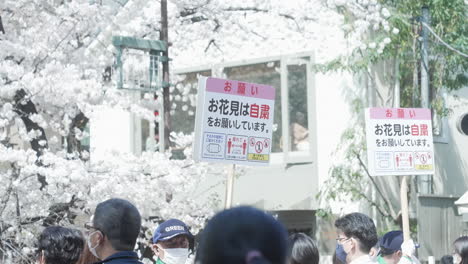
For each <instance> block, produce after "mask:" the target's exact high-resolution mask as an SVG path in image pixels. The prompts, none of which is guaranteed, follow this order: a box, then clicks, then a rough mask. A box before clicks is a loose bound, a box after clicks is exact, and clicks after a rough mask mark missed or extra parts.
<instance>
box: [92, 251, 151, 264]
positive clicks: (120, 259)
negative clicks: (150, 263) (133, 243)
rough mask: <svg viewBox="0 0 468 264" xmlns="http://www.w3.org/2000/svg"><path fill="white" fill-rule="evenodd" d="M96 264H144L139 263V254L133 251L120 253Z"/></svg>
mask: <svg viewBox="0 0 468 264" xmlns="http://www.w3.org/2000/svg"><path fill="white" fill-rule="evenodd" d="M94 264H143V263H141V262H140V261H138V255H137V253H135V252H133V251H120V252H117V253H115V254H114V255H111V256H109V257H107V258H106V259H105V260H102V261H99V262H96V263H94Z"/></svg>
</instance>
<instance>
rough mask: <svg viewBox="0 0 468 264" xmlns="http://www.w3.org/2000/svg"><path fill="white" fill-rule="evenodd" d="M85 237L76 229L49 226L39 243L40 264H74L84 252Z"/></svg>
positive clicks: (43, 232)
mask: <svg viewBox="0 0 468 264" xmlns="http://www.w3.org/2000/svg"><path fill="white" fill-rule="evenodd" d="M83 247H84V240H83V235H82V233H81V232H80V231H78V230H76V229H71V228H66V227H62V226H49V227H47V228H46V229H44V231H42V233H41V235H40V236H39V239H38V241H37V250H38V262H39V263H40V264H65V263H67V264H74V263H77V261H78V259H79V258H80V255H81V252H82V251H83Z"/></svg>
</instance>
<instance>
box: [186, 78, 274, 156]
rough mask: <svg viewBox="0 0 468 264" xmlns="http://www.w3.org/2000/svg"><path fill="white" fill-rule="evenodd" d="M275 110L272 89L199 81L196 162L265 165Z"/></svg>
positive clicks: (255, 85)
mask: <svg viewBox="0 0 468 264" xmlns="http://www.w3.org/2000/svg"><path fill="white" fill-rule="evenodd" d="M274 109H275V89H274V88H273V87H271V86H268V85H263V84H255V83H247V82H241V81H234V80H225V79H218V78H211V77H200V78H199V81H198V99H197V113H196V119H195V143H194V145H195V147H194V158H195V160H200V161H211V162H223V163H233V164H244V165H246V164H247V165H268V164H269V162H270V152H271V140H272V132H273V131H272V126H273V118H274V116H273V114H274Z"/></svg>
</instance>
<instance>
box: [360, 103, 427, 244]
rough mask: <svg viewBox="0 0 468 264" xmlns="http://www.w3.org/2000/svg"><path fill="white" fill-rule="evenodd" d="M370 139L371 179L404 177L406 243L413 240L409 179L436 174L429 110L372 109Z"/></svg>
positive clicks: (368, 115)
mask: <svg viewBox="0 0 468 264" xmlns="http://www.w3.org/2000/svg"><path fill="white" fill-rule="evenodd" d="M366 139H367V159H368V167H369V174H370V175H371V176H385V175H395V176H399V175H403V177H402V180H401V189H400V200H401V213H402V220H403V221H402V222H403V234H404V239H405V240H407V239H409V238H410V229H409V215H408V197H407V192H408V185H407V177H408V175H426V174H434V147H433V140H432V119H431V111H430V109H427V108H368V109H367V110H366Z"/></svg>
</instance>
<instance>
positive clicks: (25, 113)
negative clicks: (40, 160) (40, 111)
mask: <svg viewBox="0 0 468 264" xmlns="http://www.w3.org/2000/svg"><path fill="white" fill-rule="evenodd" d="M14 100H15V105H14V107H15V112H16V113H17V114H18V115H19V116H20V118H21V120H22V121H23V123H24V125H25V126H26V131H27V132H30V131H31V130H38V131H40V132H41V134H40V135H39V136H38V137H37V138H34V139H31V140H30V141H29V143H31V148H32V149H33V150H34V151H35V152H36V154H37V156H38V157H39V156H41V155H42V154H43V153H44V152H43V151H44V150H45V149H47V148H48V147H49V145H48V142H47V137H46V134H45V131H44V129H43V128H42V127H40V126H39V125H38V124H37V123H35V122H33V121H32V120H31V119H30V118H29V116H30V115H32V114H37V110H36V106H35V105H34V103H33V102H32V101H31V100H30V99H28V98H26V91H24V90H23V89H20V90H17V91H16V94H15V97H14ZM41 143H42V144H41Z"/></svg>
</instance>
